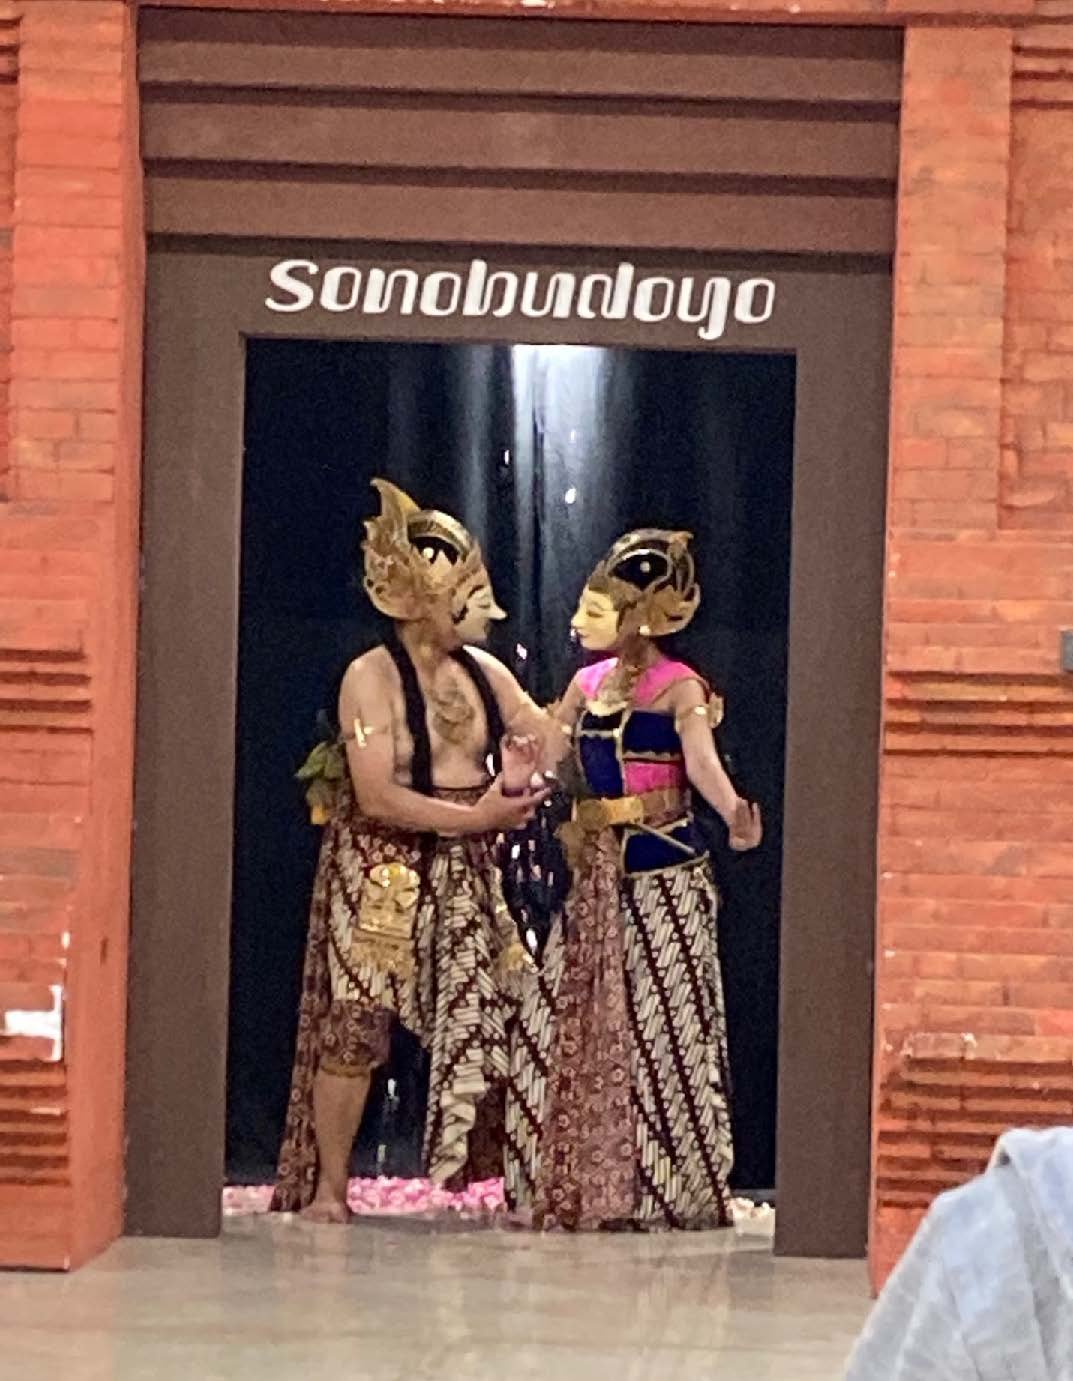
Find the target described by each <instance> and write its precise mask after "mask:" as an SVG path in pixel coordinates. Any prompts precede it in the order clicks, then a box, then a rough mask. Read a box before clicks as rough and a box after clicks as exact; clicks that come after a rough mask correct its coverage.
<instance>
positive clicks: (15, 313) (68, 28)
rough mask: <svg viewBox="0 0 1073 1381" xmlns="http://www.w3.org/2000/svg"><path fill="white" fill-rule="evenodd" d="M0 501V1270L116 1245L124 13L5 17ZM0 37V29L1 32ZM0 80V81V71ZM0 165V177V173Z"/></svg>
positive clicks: (131, 348) (127, 732) (137, 258)
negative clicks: (9, 120)
mask: <svg viewBox="0 0 1073 1381" xmlns="http://www.w3.org/2000/svg"><path fill="white" fill-rule="evenodd" d="M5 14H7V15H10V19H11V20H12V21H17V38H18V64H17V82H16V84H15V85H14V86H13V88H12V95H13V96H14V97H15V100H14V103H13V104H14V112H15V117H16V121H15V130H14V146H13V151H14V209H13V216H12V223H13V239H12V260H11V264H12V279H13V284H14V287H13V295H12V299H11V322H10V324H11V345H12V349H11V355H10V385H9V393H10V426H9V464H8V467H7V470H6V473H5V476H4V489H3V502H2V503H0V658H2V660H3V663H4V667H5V671H6V672H7V673H8V675H7V676H6V678H5V681H4V683H3V692H2V699H0V1032H2V1034H0V1106H3V1107H4V1108H5V1109H7V1110H9V1111H10V1112H11V1114H12V1117H11V1121H10V1126H11V1128H12V1130H13V1138H12V1139H10V1140H8V1141H7V1142H6V1144H5V1146H4V1148H3V1149H0V1265H4V1264H9V1263H11V1264H30V1265H39V1266H57V1267H63V1266H68V1265H71V1264H76V1263H77V1262H79V1261H80V1260H83V1259H85V1258H86V1257H87V1256H89V1255H91V1254H92V1253H93V1252H94V1251H96V1250H99V1249H100V1247H101V1246H103V1245H104V1244H106V1243H107V1242H108V1241H110V1240H111V1239H112V1238H113V1237H115V1236H116V1235H117V1234H118V1232H119V1231H120V1227H121V1208H122V1188H123V1164H122V1162H123V1063H124V1061H123V1031H124V1025H125V987H126V930H127V894H128V889H129V852H130V825H131V782H132V775H133V743H132V735H133V719H134V635H135V601H136V589H137V585H136V578H137V514H138V456H139V444H140V398H139V388H140V379H141V318H142V299H143V233H142V227H141V187H140V167H139V162H138V153H137V95H136V90H135V78H134V60H135V48H134V33H133V14H132V12H130V11H128V9H127V7H126V5H125V4H124V3H122V0H19V2H18V3H15V4H13V5H12V4H9V5H8V7H7V11H6V12H5V11H4V10H2V9H0V23H2V22H3V20H4V18H5ZM0 37H2V31H0ZM0 73H2V66H0ZM2 167H3V164H2V155H0V169H2Z"/></svg>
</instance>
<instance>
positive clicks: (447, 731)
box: [425, 680, 477, 743]
mask: <svg viewBox="0 0 1073 1381" xmlns="http://www.w3.org/2000/svg"><path fill="white" fill-rule="evenodd" d="M425 694H426V696H427V698H428V701H429V703H430V705H431V706H432V727H433V729H435V731H436V733H437V734H439V736H440V738H442V739H444V740H445V741H446V742H447V743H464V742H465V741H466V739H467V738H468V737H469V735H470V729H471V727H472V725H473V721H474V720H475V719H476V717H477V712H476V710H475V709H474V708H473V705H472V704H471V703H470V701H469V698H468V697H467V696H466V694H465V692H464V691H463V690H462V689H461V687H460V686H459V685H458V682H457V681H454V680H452V681H451V682H450V683H449V685H448V687H447V689H446V690H444V691H437V690H433V689H431V688H430V689H428V690H427V691H426V692H425Z"/></svg>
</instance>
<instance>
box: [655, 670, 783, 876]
mask: <svg viewBox="0 0 1073 1381" xmlns="http://www.w3.org/2000/svg"><path fill="white" fill-rule="evenodd" d="M664 706H665V707H666V708H667V709H669V710H670V712H671V713H672V714H673V715H674V722H675V727H676V728H677V730H678V736H679V738H680V739H681V740H682V752H683V754H684V755H685V763H686V775H687V776H688V777H689V780H690V782H691V784H692V785H693V786H694V787H695V788H696V789H697V791H699V792H700V794H701V795H702V796H703V797H704V799H705V800H706V801H707V802H708V804H709V805H710V806H711V807H712V809H713V810H716V811H718V812H719V814H720V815H721V816H722V817H723V820H724V821H725V822H726V827H727V829H728V830H729V832H730V847H731V848H732V849H736V850H738V851H743V850H746V849H755V848H756V846H757V845H758V844H759V843H760V841H761V839H762V838H763V825H762V823H761V820H760V808H759V806H757V805H755V804H753V803H751V802H749V801H746V800H744V799H743V798H742V797H741V796H739V795H738V792H737V789H736V788H735V786H734V783H733V782H732V781H731V780H730V776H729V775H728V773H727V770H726V768H725V767H724V765H723V760H722V758H721V757H720V756H719V749H718V748H717V747H716V743H715V737H714V735H713V733H712V726H711V722H710V720H709V718H708V692H707V688H706V687H705V686H704V684H703V682H701V681H700V680H699V679H697V680H692V679H690V680H683V681H678V682H676V683H675V684H674V685H673V686H671V687H670V688H669V690H668V691H667V694H666V697H665V699H664V700H663V702H662V704H661V708H663V707H664Z"/></svg>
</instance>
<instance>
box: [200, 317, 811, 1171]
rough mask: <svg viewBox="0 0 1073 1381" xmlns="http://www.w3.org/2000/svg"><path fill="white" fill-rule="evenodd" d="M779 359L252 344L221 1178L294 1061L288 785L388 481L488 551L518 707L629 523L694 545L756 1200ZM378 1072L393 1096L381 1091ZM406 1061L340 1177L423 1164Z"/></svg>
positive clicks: (770, 945)
mask: <svg viewBox="0 0 1073 1381" xmlns="http://www.w3.org/2000/svg"><path fill="white" fill-rule="evenodd" d="M793 388H794V366H793V361H792V359H790V358H788V357H781V356H733V355H721V354H700V353H697V354H682V353H670V352H656V351H647V352H646V351H625V350H600V349H595V348H592V349H590V348H586V347H573V346H565V347H564V346H560V347H555V348H552V349H549V348H547V347H534V346H514V347H509V346H480V345H450V346H438V345H412V344H370V343H363V342H362V343H359V342H348V343H334V342H333V343H327V342H309V341H262V340H254V341H251V342H250V343H249V346H248V354H247V398H246V435H245V471H244V476H245V477H244V498H243V528H242V574H241V580H242V587H241V605H240V630H239V690H238V741H237V783H236V837H235V873H234V907H233V928H232V940H233V948H232V978H231V1008H230V1047H229V1061H228V1144H227V1164H228V1175H229V1178H231V1179H232V1180H246V1179H250V1178H261V1177H263V1176H264V1175H266V1174H268V1173H270V1172H271V1169H272V1167H273V1166H274V1161H275V1156H276V1151H277V1148H278V1143H279V1137H280V1132H281V1128H282V1122H283V1115H284V1110H285V1106H286V1097H287V1088H288V1082H289V1077H290V1063H291V1058H292V1055H293V1049H294V1034H295V1018H296V1012H297V1001H298V992H299V977H300V969H301V959H302V948H303V944H304V939H305V929H306V919H307V917H306V911H307V907H308V901H309V893H310V888H311V885H312V877H313V869H314V865H315V858H316V848H317V844H318V840H319V831H317V830H315V829H314V828H313V827H312V826H310V825H309V824H308V823H307V820H306V817H305V812H304V804H303V801H302V797H301V792H300V789H299V788H298V786H297V784H296V783H295V782H294V771H295V769H296V767H297V766H298V764H299V763H300V762H301V760H302V758H303V757H304V755H305V753H306V752H307V751H308V749H309V748H310V746H311V745H312V743H313V741H314V739H315V734H316V729H315V725H316V718H317V714H318V712H319V711H322V710H328V711H330V712H332V713H333V714H334V702H335V696H336V692H337V689H338V683H339V679H340V677H341V675H342V672H343V670H344V668H345V666H346V664H347V663H348V662H349V661H350V659H351V658H353V657H354V656H356V655H358V654H359V653H360V652H362V651H364V650H365V649H366V648H368V647H370V646H371V645H372V644H373V643H375V642H376V641H377V639H378V638H379V637H380V635H381V633H382V627H381V624H380V622H379V620H378V617H377V616H376V615H375V614H374V612H373V611H372V610H371V608H370V607H369V605H368V604H367V602H366V601H365V600H364V599H363V597H362V596H361V593H360V585H359V583H358V581H359V577H360V563H359V561H358V557H357V544H358V542H359V540H360V535H361V521H362V519H364V518H365V517H368V516H370V515H371V513H372V512H373V511H374V510H375V508H376V503H375V495H374V494H373V493H372V491H371V490H370V488H369V481H370V479H371V478H372V477H373V476H374V475H384V476H386V477H388V478H390V479H391V480H393V481H394V482H395V483H396V484H399V485H401V486H402V487H403V488H404V489H406V490H408V491H409V492H411V493H412V494H413V496H414V498H415V499H417V500H418V502H420V503H421V504H422V505H426V506H435V507H442V508H444V509H446V510H447V511H449V512H451V513H454V514H456V515H458V516H459V517H461V518H462V519H463V520H464V521H465V522H466V523H467V524H468V526H469V527H470V528H471V529H472V530H473V531H475V532H476V533H477V534H478V536H479V537H480V539H481V542H482V544H483V546H484V549H485V554H486V557H487V560H488V565H489V568H490V570H491V572H492V577H493V581H494V584H495V587H496V592H497V594H498V595H499V598H500V602H501V603H502V604H503V605H504V607H505V608H507V610H508V611H509V613H510V620H509V622H508V623H507V624H505V625H502V626H500V627H498V628H497V629H496V635H495V637H496V640H495V642H494V644H493V650H494V651H496V652H497V653H498V654H499V655H500V656H502V657H503V659H504V660H505V661H506V662H507V663H508V664H509V665H511V666H512V667H513V668H514V669H515V670H516V671H517V672H518V674H519V676H520V677H521V678H522V679H523V681H524V682H525V683H526V684H527V686H528V687H529V689H530V690H531V691H532V693H533V694H534V695H536V696H537V697H538V698H542V699H547V698H550V697H552V696H555V695H558V694H559V693H560V692H561V691H562V689H563V687H564V686H565V684H566V682H567V680H568V679H569V677H570V675H571V674H572V672H573V670H574V669H575V668H576V666H577V658H576V655H575V653H574V652H573V650H572V648H571V645H570V641H569V621H570V616H571V614H572V612H573V608H574V604H575V602H576V598H577V594H578V592H579V590H580V588H581V586H582V584H583V582H584V578H585V576H586V575H587V573H588V572H589V570H590V569H591V568H592V566H593V564H594V563H595V561H596V560H597V559H598V558H599V557H600V555H601V554H602V553H603V551H604V550H605V549H606V548H607V546H608V545H609V544H610V542H611V541H612V540H613V539H614V538H615V537H616V536H617V535H618V534H619V533H620V532H622V531H625V530H626V529H628V528H630V527H637V526H648V525H658V526H661V527H681V528H686V529H688V530H689V531H691V532H693V533H694V534H695V535H696V552H697V558H698V565H699V568H700V576H701V581H702V586H703V591H704V600H703V603H702V606H701V610H700V613H699V614H698V616H697V618H696V620H695V621H694V624H693V626H692V627H691V628H689V629H688V630H687V631H686V633H684V634H683V635H681V637H680V639H679V640H678V641H677V643H676V645H675V647H674V649H673V650H674V651H675V653H677V654H679V655H682V656H683V657H685V659H686V660H688V661H691V662H692V663H693V664H694V665H696V666H697V667H698V668H699V669H701V670H702V671H703V672H704V673H705V674H707V675H708V676H709V677H710V678H711V679H712V680H713V681H714V682H715V683H716V684H717V685H718V686H719V687H720V689H721V690H722V691H723V692H724V693H725V694H726V696H727V703H728V717H727V723H726V725H725V728H724V731H723V732H722V734H721V741H722V743H723V747H724V750H725V751H727V752H728V753H729V755H730V757H731V759H732V764H733V768H734V770H735V774H736V776H737V779H738V781H739V783H740V784H741V786H742V788H743V789H744V790H746V791H748V792H749V793H750V794H752V795H754V796H755V797H756V798H757V799H758V800H760V801H761V803H762V805H763V808H764V811H765V817H766V821H767V837H766V840H765V843H764V845H763V846H762V848H761V849H760V850H758V851H757V852H756V853H755V854H753V855H748V856H744V857H734V856H733V855H729V854H728V853H727V851H726V849H725V847H724V844H723V831H722V829H721V827H720V826H718V824H717V823H716V822H709V824H710V828H711V837H712V842H713V851H714V853H715V856H716V866H717V872H718V875H719V881H720V886H721V890H722V891H723V893H724V899H725V905H724V909H723V911H722V913H721V917H720V940H721V950H722V958H723V968H724V976H725V982H726V990H727V1009H728V1021H729V1027H730V1043H731V1064H732V1073H733V1079H734V1108H733V1111H734V1120H735V1138H736V1142H737V1160H738V1164H737V1169H736V1172H735V1177H734V1179H735V1183H736V1184H738V1185H739V1186H742V1187H770V1186H771V1185H772V1184H773V1183H774V1149H775V1121H774V1119H775V1097H776V1056H777V1004H778V926H779V860H780V856H781V831H782V820H781V808H782V778H783V756H784V746H785V745H784V737H785V727H784V726H785V702H786V666H785V661H786V624H787V592H788V563H789V542H790V500H791V471H792V445H793ZM389 1081H391V1082H390V1084H389ZM421 1085H422V1068H421V1058H420V1054H419V1052H418V1051H417V1050H416V1048H415V1047H414V1046H413V1044H412V1043H411V1042H409V1041H407V1040H406V1039H405V1037H400V1038H399V1039H398V1040H397V1042H396V1048H395V1051H394V1054H393V1061H392V1066H391V1068H389V1069H388V1070H386V1071H384V1072H383V1075H382V1077H381V1078H380V1080H379V1081H378V1084H377V1086H376V1088H375V1089H374V1095H373V1098H372V1099H371V1103H370V1111H369V1114H368V1115H367V1117H366V1120H365V1125H364V1127H363V1132H362V1136H361V1138H360V1141H359V1146H358V1150H357V1160H356V1163H357V1166H358V1168H359V1169H361V1170H362V1171H364V1172H371V1171H373V1170H375V1169H377V1168H381V1169H385V1170H387V1171H388V1172H389V1173H391V1172H394V1173H409V1172H413V1171H414V1170H415V1169H416V1157H417V1149H418V1142H419V1126H420V1121H421V1114H422V1108H421Z"/></svg>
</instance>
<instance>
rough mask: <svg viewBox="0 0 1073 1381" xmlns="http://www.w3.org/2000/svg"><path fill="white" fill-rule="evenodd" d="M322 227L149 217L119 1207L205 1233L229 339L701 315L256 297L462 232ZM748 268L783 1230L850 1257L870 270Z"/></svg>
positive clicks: (232, 472)
mask: <svg viewBox="0 0 1073 1381" xmlns="http://www.w3.org/2000/svg"><path fill="white" fill-rule="evenodd" d="M322 251H323V252H322V254H321V255H318V254H317V252H316V250H315V249H313V250H312V251H311V250H310V247H309V246H302V247H300V248H298V249H296V248H295V246H293V245H291V246H284V247H281V248H279V250H278V252H276V251H274V249H273V247H272V246H267V245H257V246H250V245H242V244H240V243H231V244H230V245H228V246H227V247H226V250H225V249H224V248H222V247H219V246H218V252H212V250H211V248H206V246H205V244H204V243H202V244H196V243H187V244H183V243H179V242H170V243H169V242H161V243H158V244H156V245H154V246H153V248H152V251H151V254H150V268H149V290H148V336H147V379H146V438H145V474H144V508H143V549H144V557H143V560H144V589H143V603H142V620H141V640H140V653H139V657H140V661H139V669H140V678H139V710H138V759H137V763H138V766H137V800H136V812H137V833H136V849H135V874H134V899H133V902H134V911H133V916H134V919H133V934H132V948H131V970H130V1035H129V1060H128V1112H127V1121H128V1145H129V1152H128V1165H127V1177H128V1222H127V1226H128V1231H130V1232H132V1233H145V1234H154V1235H157V1234H159V1235H174V1236H192V1237H203V1236H214V1235H215V1234H216V1233H217V1232H218V1231H219V1228H220V1187H221V1184H222V1180H223V1148H224V1120H225V1068H226V1043H227V1004H228V978H229V974H228V949H229V929H230V904H231V850H232V814H233V765H234V752H235V695H236V673H237V665H236V658H237V626H238V571H239V533H240V517H241V513H240V505H241V475H242V427H243V416H242V413H243V399H244V369H245V340H246V339H247V338H248V337H251V336H292V337H294V336H298V337H302V338H310V339H314V338H315V339H322V340H323V339H351V338H368V339H381V340H386V339H393V340H417V339H437V340H458V341H463V340H465V341H505V342H510V341H525V342H532V343H536V344H540V343H559V342H562V343H577V344H583V343H584V344H593V345H625V346H635V347H645V348H652V347H654V346H661V345H662V346H665V347H667V348H677V349H697V348H698V346H700V345H701V342H698V339H697V336H696V329H695V327H690V326H676V325H674V324H672V323H665V324H664V326H663V327H661V328H660V331H661V334H660V335H659V336H658V337H657V336H656V335H655V333H654V332H653V330H652V328H650V327H645V326H643V325H641V324H639V323H637V322H635V321H614V322H600V321H595V322H591V321H586V322H577V321H570V322H555V323H550V322H546V321H517V320H515V321H493V320H491V319H489V318H472V319H468V320H462V319H459V318H453V319H450V320H444V321H442V322H440V323H436V324H435V326H436V329H435V331H434V332H433V331H431V330H430V326H431V325H432V323H428V322H422V321H420V320H419V319H418V318H415V317H411V318H408V319H401V318H397V317H391V316H385V317H382V318H378V319H377V321H376V322H375V323H369V322H367V321H366V322H363V321H362V320H360V319H356V318H355V317H354V316H352V315H346V314H331V313H328V312H318V313H316V314H314V313H313V312H310V313H307V314H306V315H305V316H303V317H301V318H295V317H287V316H281V315H279V314H278V313H274V312H271V311H269V310H268V309H267V308H266V306H265V305H264V298H265V296H266V291H267V284H268V279H267V273H268V269H269V267H270V266H271V264H273V263H274V262H276V261H277V260H278V259H280V258H283V257H289V256H292V255H301V256H302V257H310V258H318V257H319V258H322V259H323V262H324V263H325V265H327V264H329V263H331V262H333V261H334V262H337V263H338V262H344V263H351V264H359V265H360V264H362V263H369V264H384V265H388V264H391V263H397V264H411V265H415V266H423V267H426V268H437V267H439V268H449V267H451V266H452V262H453V260H452V254H453V253H454V252H453V251H444V252H443V253H441V254H438V255H430V253H429V252H428V251H421V250H417V251H414V252H412V253H407V252H404V251H398V250H395V251H392V250H390V249H384V250H382V251H377V250H376V249H374V248H369V247H365V246H363V247H362V248H361V250H360V252H359V253H358V254H357V255H352V254H346V253H342V252H341V250H340V246H338V245H335V246H334V247H333V246H323V247H322ZM458 254H459V255H461V251H459V252H458ZM464 257H465V258H467V259H468V257H469V256H468V255H465V256H464ZM486 257H490V258H491V257H493V256H491V255H488V256H486ZM631 258H633V259H634V260H635V261H636V262H638V263H639V264H641V263H646V264H647V265H649V266H650V268H649V271H651V272H660V271H664V272H667V273H674V272H681V271H683V269H686V268H688V267H690V261H689V258H688V256H684V255H664V256H659V255H653V256H649V257H648V259H647V260H644V258H643V256H638V255H636V254H634V255H632V256H631ZM616 262H617V261H616V260H615V259H614V258H611V257H610V256H606V255H601V254H600V253H599V252H593V251H579V252H578V253H577V254H576V255H570V256H561V255H556V256H555V257H553V256H551V255H550V254H545V255H544V256H543V257H541V256H537V255H535V254H534V255H533V256H531V258H530V259H529V264H528V265H526V264H525V262H524V257H523V256H521V255H519V254H518V253H517V252H515V253H513V254H512V255H511V256H510V257H509V259H506V260H505V261H499V260H498V259H497V260H496V264H495V266H496V267H519V266H522V267H524V266H530V265H532V264H534V263H535V264H538V265H539V264H542V265H544V266H546V267H565V266H566V265H567V263H569V264H570V266H572V267H574V268H579V267H580V268H581V270H582V271H587V270H595V269H599V268H601V267H612V268H613V267H614V265H615V263H616ZM726 262H727V261H723V262H720V263H719V264H712V263H711V262H706V263H704V264H702V265H699V266H698V265H694V266H693V267H694V268H699V269H703V270H704V271H705V272H710V271H718V270H721V269H723V268H724V267H725V264H726ZM748 270H749V272H750V273H766V274H767V275H768V276H769V277H772V278H773V279H774V280H775V281H776V284H777V297H776V306H775V310H774V312H773V314H772V317H771V319H770V320H769V321H768V322H766V323H765V324H763V325H761V326H749V327H743V326H739V325H736V324H733V323H732V324H731V326H730V328H729V330H728V332H727V335H726V336H725V338H724V339H723V340H721V341H719V342H718V347H717V348H720V349H723V350H737V351H740V350H743V349H746V350H757V351H764V352H792V353H793V354H794V355H795V356H796V360H797V396H796V434H795V480H794V503H793V538H792V543H793V550H792V561H791V621H790V637H789V643H790V645H789V704H788V726H787V727H788V739H787V742H788V749H787V775H786V802H785V811H786V814H785V818H786V830H785V847H784V875H783V876H784V884H783V923H782V936H783V938H782V950H781V988H782V997H781V1018H780V1062H779V1082H780V1095H779V1110H778V1190H779V1213H778V1228H777V1238H776V1248H777V1250H779V1251H780V1252H783V1253H785V1254H791V1255H810V1256H857V1255H862V1254H863V1252H864V1249H865V1242H866V1231H867V1216H868V1193H869V1160H870V1087H871V1045H872V983H873V980H872V969H873V945H874V933H875V837H876V799H877V780H878V761H879V753H878V729H879V717H880V623H881V607H882V586H883V552H884V514H885V486H886V469H887V460H886V457H887V411H888V371H889V330H890V274H889V268H888V267H887V266H885V265H882V264H872V265H871V266H868V265H864V266H862V265H856V266H854V265H846V264H844V265H838V264H835V263H828V264H826V265H818V264H817V262H816V261H813V262H812V263H811V264H806V263H803V262H801V261H799V262H797V263H794V262H783V263H781V264H779V263H775V262H772V261H764V260H763V259H758V260H756V261H751V262H750V264H749V265H748ZM676 333H677V334H676Z"/></svg>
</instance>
